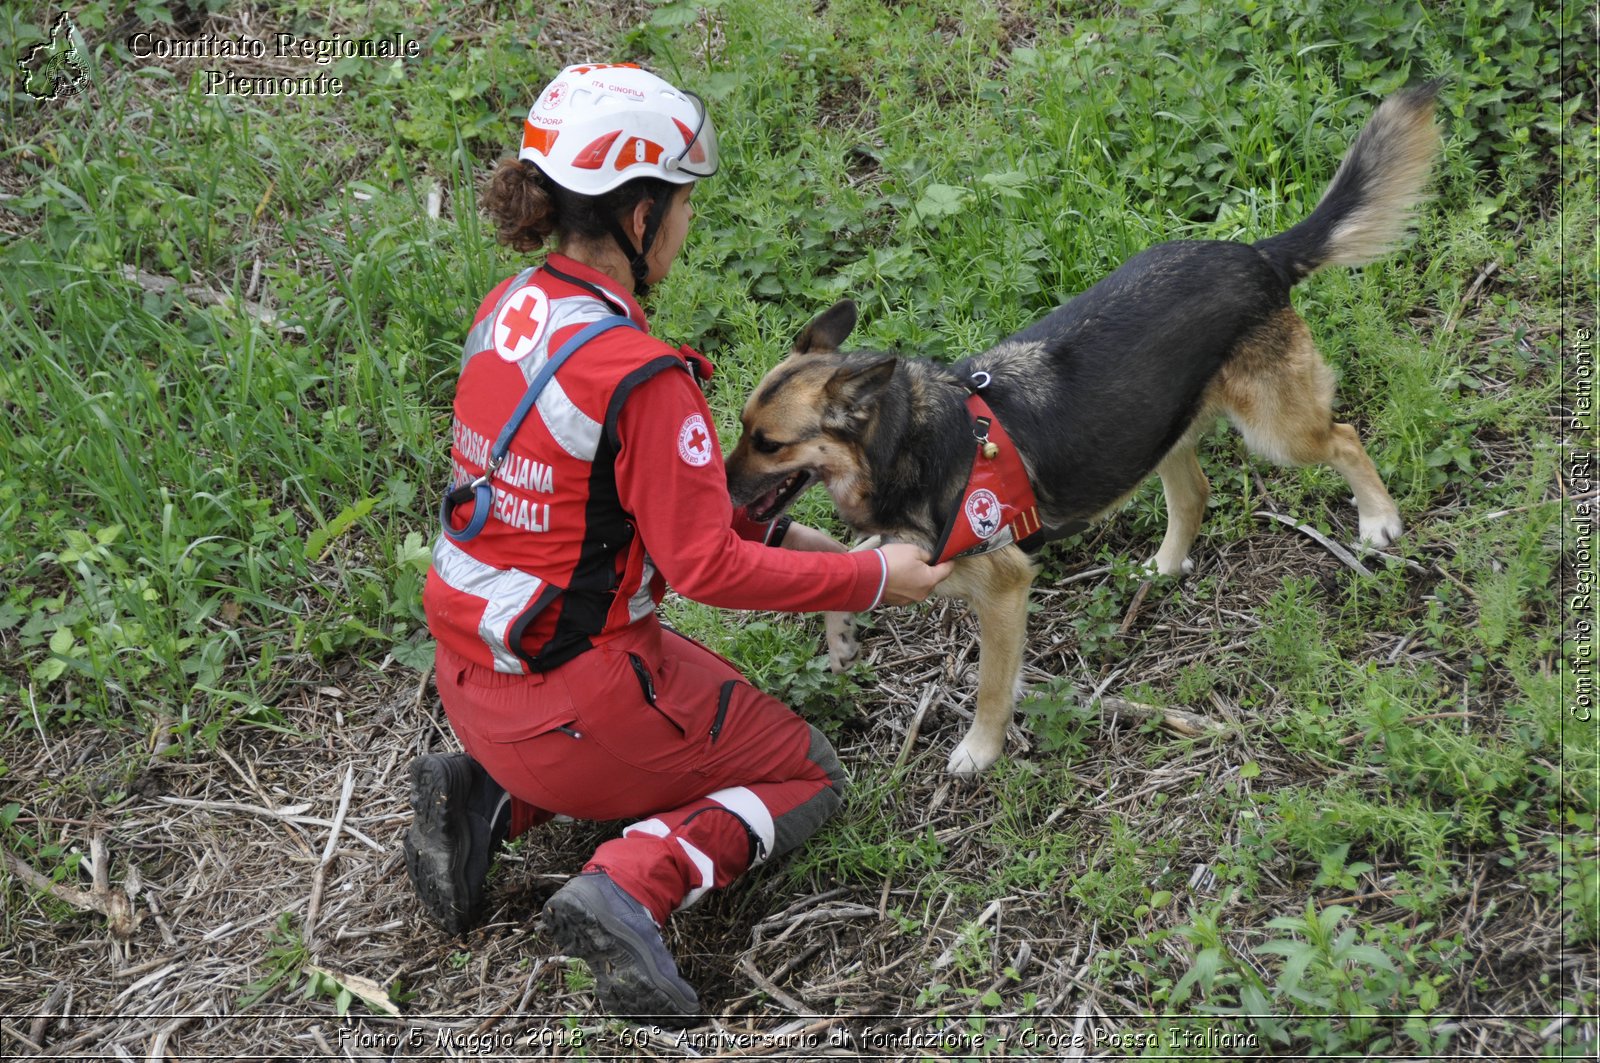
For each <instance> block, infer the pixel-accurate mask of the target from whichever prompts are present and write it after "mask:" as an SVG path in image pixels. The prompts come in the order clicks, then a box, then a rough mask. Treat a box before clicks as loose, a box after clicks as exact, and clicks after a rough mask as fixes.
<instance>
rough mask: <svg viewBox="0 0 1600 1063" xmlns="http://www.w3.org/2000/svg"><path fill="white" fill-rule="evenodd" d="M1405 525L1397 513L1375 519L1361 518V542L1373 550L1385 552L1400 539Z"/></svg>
mask: <svg viewBox="0 0 1600 1063" xmlns="http://www.w3.org/2000/svg"><path fill="white" fill-rule="evenodd" d="M1403 531H1405V525H1404V524H1402V523H1400V515H1399V514H1398V513H1385V514H1382V515H1381V516H1377V517H1362V518H1361V542H1362V543H1363V544H1365V545H1367V546H1370V547H1372V548H1373V549H1374V550H1387V549H1388V548H1389V547H1391V546H1393V545H1394V544H1395V542H1396V541H1398V540H1399V538H1400V533H1401V532H1403Z"/></svg>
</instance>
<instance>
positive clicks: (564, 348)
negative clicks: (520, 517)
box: [439, 314, 639, 543]
mask: <svg viewBox="0 0 1600 1063" xmlns="http://www.w3.org/2000/svg"><path fill="white" fill-rule="evenodd" d="M622 326H627V327H628V328H633V329H636V328H638V327H639V326H638V325H636V324H634V322H633V319H632V318H629V317H625V316H623V315H621V314H613V315H612V316H610V317H603V318H600V319H599V320H598V321H591V322H589V324H587V325H585V326H584V327H583V328H581V329H579V330H578V333H577V335H575V336H573V337H572V338H571V339H569V340H567V342H566V343H563V344H562V345H561V346H560V347H558V348H557V349H556V352H555V353H554V354H552V355H551V356H550V357H549V358H548V359H546V360H545V363H544V365H543V366H541V367H540V369H539V371H538V372H537V373H535V374H534V375H533V379H532V380H530V381H528V390H527V391H525V392H523V394H522V401H520V402H518V403H517V408H516V409H515V410H513V411H512V413H511V417H510V419H509V420H507V421H506V424H505V427H504V428H502V429H500V434H499V435H498V436H496V437H495V441H494V445H493V446H492V447H490V448H489V464H488V465H487V466H486V467H485V468H484V470H483V475H482V476H479V477H478V478H477V479H476V480H473V481H472V482H471V483H466V484H462V485H461V486H460V487H457V488H456V489H455V490H454V491H450V492H448V493H446V494H445V496H444V504H443V505H442V506H441V507H440V510H439V524H440V526H441V527H442V528H443V531H444V534H445V535H446V536H447V537H448V538H450V539H451V540H453V541H455V542H458V543H464V542H466V541H468V540H469V539H475V538H477V536H478V533H479V532H481V531H483V526H484V524H485V523H487V522H488V520H489V510H490V509H491V508H492V507H493V504H494V488H493V487H492V486H491V485H490V481H492V480H493V479H494V474H495V473H496V472H497V471H499V469H500V465H501V463H502V462H504V461H505V460H506V455H507V454H509V453H510V452H511V440H512V439H513V438H515V437H516V434H517V431H518V430H519V429H520V428H521V427H522V422H523V421H526V420H527V419H528V414H529V413H530V412H531V411H532V410H533V404H534V403H535V402H537V401H539V394H540V392H542V391H544V389H545V386H546V385H547V384H549V383H550V380H551V378H552V377H554V376H555V375H556V370H557V369H560V368H561V366H562V364H563V363H564V362H566V360H567V359H568V358H571V357H572V356H573V355H574V354H577V353H578V349H579V348H580V347H582V346H583V345H584V344H586V343H588V342H589V341H590V340H592V339H594V338H595V337H596V336H599V335H601V334H602V333H605V332H610V331H611V330H612V329H614V328H621V327H622ZM469 498H470V499H474V500H475V501H474V505H473V507H472V520H471V521H469V522H468V523H467V526H466V527H465V528H462V529H461V530H460V531H457V530H455V529H454V528H452V527H451V526H450V514H451V513H453V512H455V510H456V508H457V507H458V506H461V505H462V504H464V503H465V502H466V501H467V500H468V499H469Z"/></svg>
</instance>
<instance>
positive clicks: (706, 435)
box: [678, 413, 711, 468]
mask: <svg viewBox="0 0 1600 1063" xmlns="http://www.w3.org/2000/svg"><path fill="white" fill-rule="evenodd" d="M678 457H680V458H682V459H683V462H684V464H685V465H693V466H694V467H695V468H699V467H700V466H702V465H709V464H710V463H711V431H710V429H708V428H707V427H706V419H705V418H704V417H701V416H700V415H699V414H698V413H691V414H690V415H689V416H688V417H686V418H684V421H683V427H682V428H680V429H678Z"/></svg>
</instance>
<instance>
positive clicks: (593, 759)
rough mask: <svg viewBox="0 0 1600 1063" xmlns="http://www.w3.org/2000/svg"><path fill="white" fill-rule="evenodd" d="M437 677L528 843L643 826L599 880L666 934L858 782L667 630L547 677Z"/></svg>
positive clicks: (707, 655)
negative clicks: (591, 823)
mask: <svg viewBox="0 0 1600 1063" xmlns="http://www.w3.org/2000/svg"><path fill="white" fill-rule="evenodd" d="M436 666H437V682H438V686H439V696H440V698H441V699H442V700H443V702H444V709H445V715H446V716H447V717H448V718H449V720H450V726H451V727H452V728H453V729H454V730H455V733H456V736H457V737H458V738H459V739H460V740H461V744H462V746H463V747H464V748H465V749H466V751H467V753H468V754H469V755H471V757H472V758H473V759H474V760H476V761H477V762H478V763H479V764H481V765H482V766H483V767H484V769H485V770H486V771H488V773H489V776H490V777H491V778H493V779H494V780H495V781H496V782H497V783H499V784H500V785H501V786H503V787H504V788H505V789H506V791H507V792H509V793H510V794H511V796H512V833H513V836H515V835H516V834H517V833H520V832H521V831H522V830H525V829H526V828H527V827H529V826H531V825H533V824H536V823H539V822H542V821H544V820H546V819H549V818H550V816H552V815H556V814H560V815H567V816H572V817H573V818H575V819H594V820H609V819H635V820H637V822H635V823H633V824H632V825H631V826H629V827H626V828H625V829H624V830H623V832H622V836H621V837H620V838H616V839H613V840H611V841H607V842H606V843H604V844H603V845H601V846H600V847H599V848H598V849H597V850H596V851H595V853H594V856H593V857H592V858H591V859H590V861H589V863H588V864H586V865H585V866H584V870H599V871H605V872H606V873H607V874H609V875H610V876H611V878H612V879H613V880H614V881H615V882H616V883H617V885H619V886H621V887H622V888H623V889H624V890H626V891H627V892H628V893H629V894H630V895H631V896H633V897H634V898H636V899H637V900H639V901H640V902H641V903H643V904H644V905H645V907H646V908H648V909H649V910H650V913H651V914H652V915H653V916H654V917H655V919H656V922H658V923H664V922H665V921H666V918H667V916H668V915H669V914H671V913H672V912H673V911H674V910H676V909H678V908H681V907H685V906H687V905H689V904H692V903H694V902H695V901H696V900H698V899H699V898H700V897H701V896H702V895H703V894H704V893H705V891H706V890H708V889H712V888H721V887H723V886H726V885H727V884H728V883H729V882H732V881H733V880H734V879H735V878H737V877H738V876H739V875H740V874H741V873H743V872H744V871H745V870H746V869H747V868H749V867H751V866H753V865H754V864H757V863H759V862H761V861H762V860H765V859H767V858H768V857H770V856H775V855H777V854H779V853H782V852H785V851H787V850H789V849H792V848H794V847H795V846H796V845H799V844H800V843H801V842H802V841H804V840H805V839H806V838H807V837H809V836H810V835H811V834H812V833H813V832H814V831H815V830H816V829H817V828H818V827H819V826H821V825H822V822H823V821H824V820H826V819H827V818H828V816H829V815H831V814H832V813H833V811H834V810H835V809H836V808H837V807H838V806H839V802H840V799H841V793H842V790H843V787H844V773H843V769H842V768H841V767H840V764H839V759H838V757H837V755H836V754H835V753H834V751H833V747H832V746H831V745H830V744H829V743H828V740H827V739H826V738H825V737H824V736H823V735H822V733H821V732H820V731H818V730H817V729H816V728H814V727H812V726H810V725H809V724H807V723H806V722H805V721H804V720H802V719H801V718H800V717H799V716H796V715H795V714H794V712H793V711H791V710H790V709H789V707H788V706H786V705H784V704H783V703H782V702H780V701H778V700H777V699H776V698H773V697H770V696H769V695H766V694H763V693H762V692H761V691H759V690H756V689H755V688H754V687H752V686H750V684H749V683H747V682H746V681H745V680H744V677H743V676H741V675H740V674H739V672H738V671H737V670H736V669H735V668H734V667H733V666H732V665H731V664H729V663H728V662H727V661H725V660H724V659H722V658H721V657H719V656H717V655H716V654H714V653H712V652H711V651H710V650H707V649H706V648H705V647H703V646H701V645H699V644H698V643H696V642H693V641H691V640H689V639H686V638H684V637H683V636H681V635H678V634H676V633H674V632H671V631H667V630H665V629H663V628H662V627H661V626H660V624H659V623H658V622H657V621H656V620H655V618H654V617H650V618H647V619H645V620H643V621H641V622H640V623H638V624H635V625H634V626H633V627H631V628H629V629H627V630H626V631H624V632H623V633H621V634H620V635H618V636H616V637H615V638H612V639H611V640H609V641H607V642H604V643H602V644H600V645H599V646H596V647H595V648H593V649H591V650H589V651H587V652H585V653H583V654H580V655H579V656H578V657H576V658H574V659H572V660H571V661H568V662H567V663H565V664H563V665H560V666H559V667H557V668H555V669H553V670H551V671H549V672H545V673H543V674H539V675H531V676H522V675H506V674H503V673H498V672H494V671H492V670H490V669H487V668H484V667H482V666H481V665H478V664H474V663H473V662H471V661H468V660H466V659H464V658H462V657H459V656H457V655H456V654H454V653H451V652H450V651H449V650H447V649H445V648H444V647H443V646H440V647H439V650H438V655H437V658H436Z"/></svg>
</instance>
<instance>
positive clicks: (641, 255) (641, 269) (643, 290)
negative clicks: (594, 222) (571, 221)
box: [611, 191, 672, 302]
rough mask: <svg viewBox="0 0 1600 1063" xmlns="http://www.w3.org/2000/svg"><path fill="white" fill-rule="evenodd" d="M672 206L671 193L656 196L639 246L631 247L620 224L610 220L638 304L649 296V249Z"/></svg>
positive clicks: (612, 232) (651, 204)
mask: <svg viewBox="0 0 1600 1063" xmlns="http://www.w3.org/2000/svg"><path fill="white" fill-rule="evenodd" d="M671 206H672V193H671V192H670V191H669V192H668V193H667V194H666V195H662V196H657V197H656V198H655V199H654V200H652V201H651V203H650V213H649V214H647V215H646V216H645V222H644V239H643V240H642V241H641V242H640V246H639V247H638V248H635V247H634V246H633V239H632V238H631V237H630V236H629V235H628V231H627V230H626V229H624V228H623V227H622V223H621V222H619V221H617V220H616V219H615V218H613V219H611V237H612V239H614V240H616V242H617V246H618V247H620V248H622V253H623V254H624V255H626V256H627V258H628V269H629V270H630V271H631V272H632V273H633V294H634V298H636V299H637V300H639V301H640V302H643V301H644V298H645V296H647V295H649V294H650V283H649V282H648V281H646V280H645V277H646V276H647V275H648V274H649V272H650V264H649V263H648V262H647V261H646V258H647V256H649V254H650V248H651V246H652V245H654V244H655V242H656V233H658V232H660V230H661V222H662V221H663V219H665V218H666V216H667V210H668V208H670V207H671Z"/></svg>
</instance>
